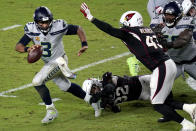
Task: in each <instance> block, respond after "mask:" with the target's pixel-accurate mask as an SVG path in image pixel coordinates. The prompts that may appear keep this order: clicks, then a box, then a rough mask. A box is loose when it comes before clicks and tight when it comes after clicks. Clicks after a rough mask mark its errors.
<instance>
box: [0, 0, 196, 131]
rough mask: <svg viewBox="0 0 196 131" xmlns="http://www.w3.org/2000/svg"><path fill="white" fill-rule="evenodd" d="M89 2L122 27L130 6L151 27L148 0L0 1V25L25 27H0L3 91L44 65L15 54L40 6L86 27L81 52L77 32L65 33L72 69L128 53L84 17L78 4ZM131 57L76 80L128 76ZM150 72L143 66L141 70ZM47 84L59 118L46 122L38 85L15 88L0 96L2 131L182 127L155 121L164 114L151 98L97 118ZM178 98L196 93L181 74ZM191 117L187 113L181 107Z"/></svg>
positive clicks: (171, 129) (81, 74)
mask: <svg viewBox="0 0 196 131" xmlns="http://www.w3.org/2000/svg"><path fill="white" fill-rule="evenodd" d="M82 2H86V3H87V4H88V6H89V7H90V9H91V12H92V14H93V15H94V16H95V17H97V18H99V19H101V20H104V21H106V22H108V23H111V24H112V25H113V26H116V27H118V26H119V19H120V16H121V14H122V13H124V12H125V11H127V10H137V11H139V12H141V14H142V15H143V18H144V23H145V25H146V26H147V25H148V23H149V17H148V14H147V11H146V4H147V0H123V1H119V0H104V1H103V0H86V1H81V0H0V16H1V20H0V29H2V28H4V27H8V26H12V25H16V24H20V25H22V26H21V27H18V28H14V29H10V30H6V31H3V30H0V63H1V64H0V92H2V91H7V90H10V89H13V88H18V87H21V86H23V85H26V84H29V83H31V81H32V78H33V76H34V75H35V73H36V72H37V71H39V70H40V68H41V67H42V65H43V62H42V61H38V62H37V63H35V64H28V63H27V60H26V57H27V54H25V53H24V54H20V53H17V52H16V51H15V50H14V48H15V44H16V43H17V42H18V40H19V39H20V37H21V36H22V35H23V32H24V31H23V27H24V25H25V24H26V23H27V22H29V21H32V20H33V12H34V10H35V9H36V8H37V7H38V6H41V5H45V6H47V7H48V8H49V9H50V10H51V11H52V12H53V15H54V18H55V19H65V20H66V21H67V22H68V23H70V24H76V25H81V26H82V27H83V29H84V30H85V32H86V35H87V39H88V44H89V49H88V50H87V52H86V53H84V54H83V55H82V56H80V57H78V56H77V52H78V50H79V49H80V47H81V44H80V41H79V38H78V36H65V37H64V39H63V41H64V45H65V51H66V53H67V55H68V57H69V66H70V68H71V69H76V68H78V67H81V66H84V65H87V64H90V63H93V62H97V61H100V60H103V59H106V58H110V57H112V56H115V55H119V54H122V53H124V52H128V49H127V48H126V47H125V46H124V44H123V43H122V42H121V41H120V40H118V39H116V38H113V37H111V36H109V35H107V34H105V33H103V32H101V31H100V30H98V29H97V28H96V27H95V26H94V25H93V24H91V23H90V22H88V21H87V20H86V19H84V18H83V15H82V14H81V13H80V11H79V9H80V4H81V3H82ZM128 57H129V56H125V57H121V58H119V59H116V60H112V61H108V62H106V63H102V64H99V65H96V66H94V67H89V68H87V69H84V70H82V71H78V72H77V74H78V77H77V79H76V80H74V81H73V82H76V83H78V84H80V85H81V84H82V82H83V81H84V80H85V79H87V78H89V77H98V76H101V75H102V74H103V73H104V72H106V71H111V72H113V74H117V75H129V71H128V66H127V64H126V59H127V58H128ZM147 73H150V72H149V71H148V70H146V68H144V67H143V66H142V65H141V70H140V75H142V74H147ZM47 86H48V87H49V90H50V92H51V96H52V98H60V99H61V100H60V101H57V102H55V105H56V108H57V110H58V112H59V117H58V118H57V119H56V120H55V121H54V122H53V123H51V124H48V125H42V124H41V119H42V118H43V117H44V116H45V106H41V105H38V103H40V102H42V101H41V99H40V96H39V95H38V94H37V92H36V90H35V89H34V87H29V88H27V89H23V90H19V91H14V92H12V93H7V94H5V95H12V96H17V97H15V98H12V97H0V103H1V104H0V131H12V130H13V131H15V130H16V131H39V130H42V131H112V130H113V131H178V130H180V129H181V126H180V125H179V124H177V123H175V122H168V123H164V124H159V123H157V122H156V121H157V119H158V118H159V117H161V115H160V114H158V113H157V112H155V111H154V110H153V109H152V107H151V105H150V103H149V102H148V101H133V102H128V103H123V104H121V108H122V112H121V113H118V114H114V113H112V112H109V111H104V112H103V115H102V116H101V117H100V118H94V112H93V109H92V108H91V106H89V105H88V104H86V103H85V102H84V101H82V100H80V99H78V98H76V97H74V96H72V95H70V94H69V93H64V92H62V91H60V90H59V89H58V87H57V86H56V85H54V84H53V83H52V82H48V83H47ZM173 90H174V96H175V99H177V100H181V101H185V102H190V103H192V102H196V97H195V92H194V91H193V90H192V89H191V88H189V87H188V86H187V84H186V83H185V81H183V79H182V78H179V79H178V80H177V81H176V82H175V85H174V88H173ZM180 114H182V115H183V116H185V117H186V118H187V119H189V120H190V117H189V115H187V114H185V113H184V112H180Z"/></svg>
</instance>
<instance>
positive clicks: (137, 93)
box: [82, 72, 195, 113]
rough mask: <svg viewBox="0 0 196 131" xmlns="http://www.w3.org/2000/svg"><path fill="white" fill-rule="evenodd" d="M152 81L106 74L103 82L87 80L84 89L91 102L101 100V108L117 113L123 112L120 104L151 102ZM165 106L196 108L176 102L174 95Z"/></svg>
mask: <svg viewBox="0 0 196 131" xmlns="http://www.w3.org/2000/svg"><path fill="white" fill-rule="evenodd" d="M150 79H151V76H150V75H142V76H133V77H129V76H124V77H121V76H118V75H112V73H111V72H106V73H104V74H103V76H102V80H98V79H95V78H92V79H88V80H85V81H84V82H83V85H82V89H83V90H84V91H85V92H86V93H87V94H89V95H92V97H91V99H90V102H93V103H97V101H99V100H101V102H100V103H101V108H103V109H105V108H107V107H108V108H110V109H111V110H112V111H113V112H115V113H117V112H120V111H121V110H120V107H119V106H118V104H119V103H123V102H127V101H132V100H150ZM165 104H168V105H171V106H172V107H173V108H174V109H178V110H184V109H183V106H187V105H194V106H195V104H186V103H183V102H178V101H174V100H173V95H172V93H170V95H169V96H168V97H167V99H166V100H165ZM185 111H186V110H185Z"/></svg>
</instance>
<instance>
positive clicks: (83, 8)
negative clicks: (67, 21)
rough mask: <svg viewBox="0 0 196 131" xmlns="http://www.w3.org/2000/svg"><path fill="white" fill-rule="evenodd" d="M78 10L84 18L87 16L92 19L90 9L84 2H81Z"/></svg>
mask: <svg viewBox="0 0 196 131" xmlns="http://www.w3.org/2000/svg"><path fill="white" fill-rule="evenodd" d="M80 11H81V12H82V13H83V15H84V17H85V18H87V19H88V20H89V21H92V19H93V16H92V15H91V12H90V9H89V8H88V6H87V4H86V3H82V4H81V6H80Z"/></svg>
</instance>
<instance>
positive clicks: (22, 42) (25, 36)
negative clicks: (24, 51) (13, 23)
mask: <svg viewBox="0 0 196 131" xmlns="http://www.w3.org/2000/svg"><path fill="white" fill-rule="evenodd" d="M30 41H31V38H29V37H28V36H27V35H26V34H24V35H23V37H22V38H21V39H20V41H19V42H18V43H21V44H23V45H24V46H26V45H28V43H29V42H30Z"/></svg>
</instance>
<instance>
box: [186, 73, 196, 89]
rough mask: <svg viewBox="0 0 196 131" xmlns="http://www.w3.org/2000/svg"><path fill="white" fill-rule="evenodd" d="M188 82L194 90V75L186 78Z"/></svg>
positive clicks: (195, 85)
mask: <svg viewBox="0 0 196 131" xmlns="http://www.w3.org/2000/svg"><path fill="white" fill-rule="evenodd" d="M186 83H187V84H188V85H189V86H190V87H191V88H192V89H193V90H196V80H195V79H193V78H192V77H190V76H189V77H188V78H187V79H186Z"/></svg>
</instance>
